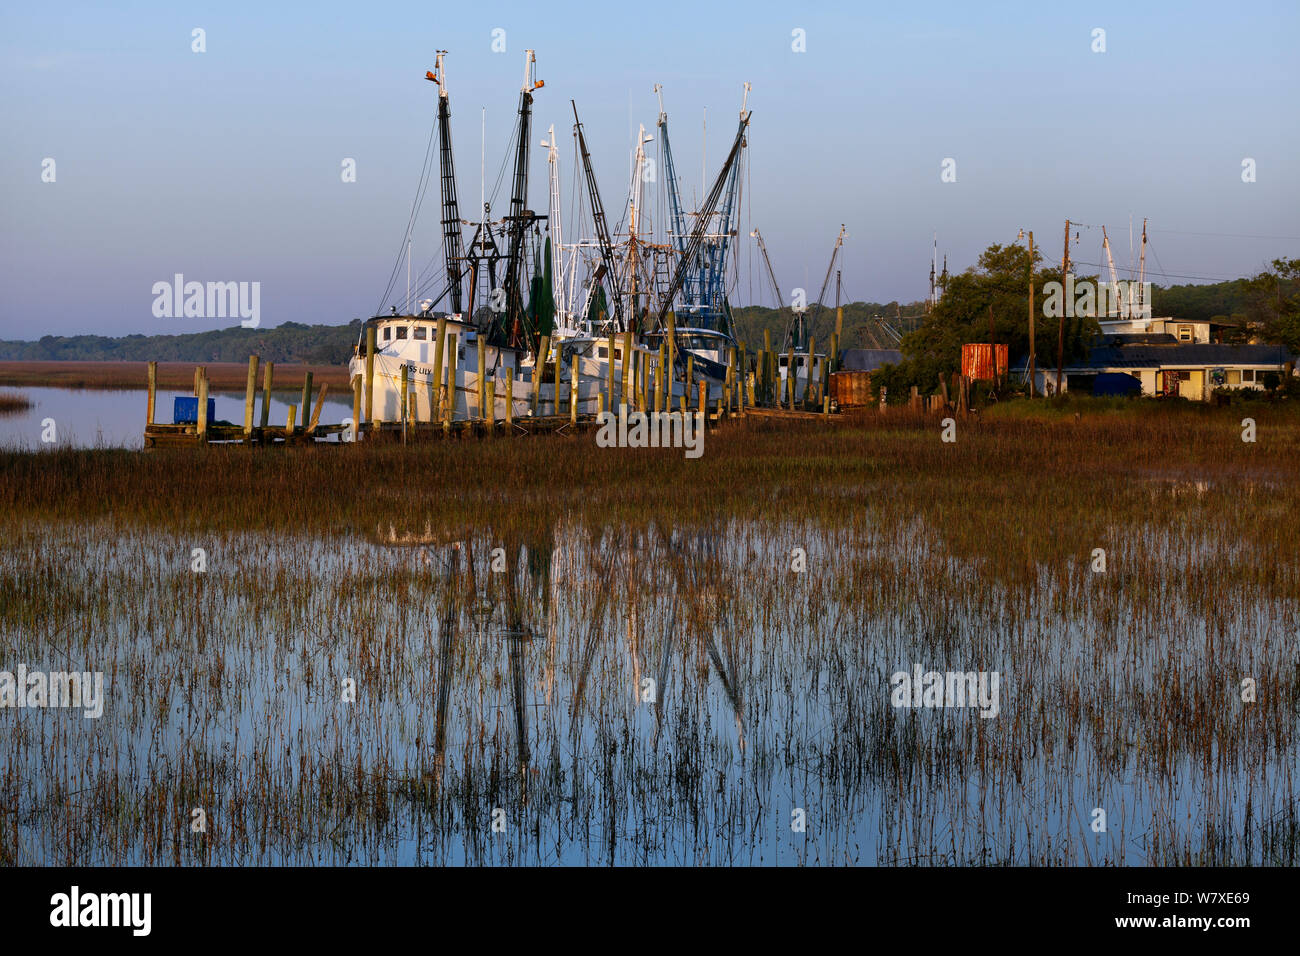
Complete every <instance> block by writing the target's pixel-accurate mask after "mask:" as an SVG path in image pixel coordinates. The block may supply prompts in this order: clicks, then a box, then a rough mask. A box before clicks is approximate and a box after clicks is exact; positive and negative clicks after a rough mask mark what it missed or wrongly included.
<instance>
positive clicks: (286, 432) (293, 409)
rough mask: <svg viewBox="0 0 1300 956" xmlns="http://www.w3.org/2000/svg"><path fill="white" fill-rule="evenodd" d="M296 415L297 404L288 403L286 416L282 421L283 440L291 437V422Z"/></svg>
mask: <svg viewBox="0 0 1300 956" xmlns="http://www.w3.org/2000/svg"><path fill="white" fill-rule="evenodd" d="M297 415H298V406H297V405H290V406H289V413H288V418H286V419H285V423H284V438H285V441H288V440H289V439H290V438H292V437H293V423H294V420H295V419H296V418H297Z"/></svg>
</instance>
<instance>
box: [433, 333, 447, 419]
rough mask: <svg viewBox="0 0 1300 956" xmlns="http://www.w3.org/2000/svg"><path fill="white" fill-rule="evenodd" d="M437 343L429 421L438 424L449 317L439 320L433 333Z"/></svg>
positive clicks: (434, 348) (434, 349)
mask: <svg viewBox="0 0 1300 956" xmlns="http://www.w3.org/2000/svg"><path fill="white" fill-rule="evenodd" d="M433 334H434V335H436V336H437V337H438V338H437V341H435V342H434V343H433V401H432V404H431V405H430V406H429V421H433V422H436V421H437V420H438V419H439V418H441V417H442V416H441V411H442V388H443V384H442V352H443V349H444V348H445V347H446V344H447V317H446V316H445V315H444V316H443V317H441V318H440V319H438V328H437V330H436V331H435V332H434V333H433Z"/></svg>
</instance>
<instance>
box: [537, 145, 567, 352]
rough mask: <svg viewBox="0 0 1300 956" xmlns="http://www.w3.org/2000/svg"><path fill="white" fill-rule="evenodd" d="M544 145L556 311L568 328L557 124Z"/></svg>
mask: <svg viewBox="0 0 1300 956" xmlns="http://www.w3.org/2000/svg"><path fill="white" fill-rule="evenodd" d="M542 145H543V146H545V147H546V165H547V166H548V167H549V171H550V179H551V198H550V208H549V210H548V216H547V219H546V221H547V222H548V223H549V224H550V230H551V273H552V275H553V276H554V277H555V279H554V282H553V283H552V284H553V285H554V287H555V311H556V313H557V314H558V315H560V316H563V317H564V324H565V327H566V328H567V327H568V325H569V321H568V308H569V300H568V296H567V294H566V293H565V288H564V233H563V224H562V222H561V218H562V217H561V212H562V210H561V209H560V151H559V149H558V148H556V145H555V125H554V124H552V125H551V128H550V129H549V130H547V131H546V139H545V140H543V142H542Z"/></svg>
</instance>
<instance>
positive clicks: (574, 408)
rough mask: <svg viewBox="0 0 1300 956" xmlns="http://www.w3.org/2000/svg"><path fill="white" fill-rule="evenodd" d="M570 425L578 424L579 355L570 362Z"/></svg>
mask: <svg viewBox="0 0 1300 956" xmlns="http://www.w3.org/2000/svg"><path fill="white" fill-rule="evenodd" d="M569 423H570V424H573V425H576V424H577V423H578V353H577V352H574V353H573V358H572V359H571V360H570V362H569Z"/></svg>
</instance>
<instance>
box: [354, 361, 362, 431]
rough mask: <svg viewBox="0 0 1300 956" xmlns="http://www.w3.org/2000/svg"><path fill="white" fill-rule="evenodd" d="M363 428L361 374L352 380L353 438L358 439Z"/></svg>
mask: <svg viewBox="0 0 1300 956" xmlns="http://www.w3.org/2000/svg"><path fill="white" fill-rule="evenodd" d="M360 428H361V376H359V375H358V376H357V377H356V378H354V379H353V380H352V440H353V441H356V440H357V433H358V432H359V431H360Z"/></svg>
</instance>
